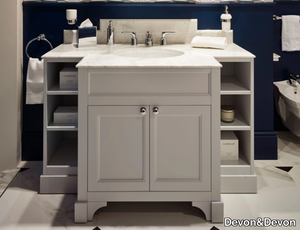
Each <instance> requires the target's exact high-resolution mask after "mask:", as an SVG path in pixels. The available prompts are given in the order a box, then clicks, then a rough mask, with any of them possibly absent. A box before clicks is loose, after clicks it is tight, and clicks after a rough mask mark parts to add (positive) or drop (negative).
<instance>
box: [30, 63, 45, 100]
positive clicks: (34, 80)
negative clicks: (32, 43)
mask: <svg viewBox="0 0 300 230" xmlns="http://www.w3.org/2000/svg"><path fill="white" fill-rule="evenodd" d="M26 88H27V89H26V104H43V98H44V97H43V95H44V60H41V61H40V60H39V59H38V58H29V61H28V69H27V81H26Z"/></svg>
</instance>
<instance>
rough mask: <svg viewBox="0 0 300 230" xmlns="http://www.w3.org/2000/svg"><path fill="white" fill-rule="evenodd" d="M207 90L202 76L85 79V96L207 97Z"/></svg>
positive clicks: (130, 75) (94, 76) (173, 74)
mask: <svg viewBox="0 0 300 230" xmlns="http://www.w3.org/2000/svg"><path fill="white" fill-rule="evenodd" d="M128 83H130V84H128ZM209 89H210V79H209V74H208V73H206V72H204V73H203V72H202V73H199V72H189V73H176V72H165V73H147V72H146V73H145V72H143V73H140V72H125V73H110V72H107V73H106V72H101V73H99V72H91V73H89V75H88V95H89V96H95V95H99V94H109V95H113V94H116V95H120V94H140V95H143V94H144V95H156V94H159V95H172V94H173V95H185V94H189V95H192V94H196V95H210V90H209Z"/></svg>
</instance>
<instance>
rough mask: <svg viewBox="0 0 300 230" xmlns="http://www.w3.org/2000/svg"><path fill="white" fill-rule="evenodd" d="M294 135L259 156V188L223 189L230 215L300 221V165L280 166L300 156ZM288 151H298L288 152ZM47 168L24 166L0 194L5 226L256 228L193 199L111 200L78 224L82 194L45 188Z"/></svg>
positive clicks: (20, 229) (53, 229)
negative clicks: (274, 151)
mask: <svg viewBox="0 0 300 230" xmlns="http://www.w3.org/2000/svg"><path fill="white" fill-rule="evenodd" d="M289 137H290V134H287V135H285V134H284V133H282V134H280V135H279V138H280V149H279V151H280V152H281V158H280V159H281V160H280V159H279V160H276V161H256V162H255V165H256V168H255V172H256V174H257V185H258V192H257V194H223V195H222V199H223V201H224V216H225V217H229V218H231V219H238V220H241V219H257V218H259V217H260V218H266V217H269V218H271V219H295V220H296V223H297V225H298V226H299V225H300V196H299V194H300V186H299V181H300V176H299V175H300V167H298V166H295V167H294V168H293V169H292V170H291V171H290V172H285V171H283V170H281V169H278V168H276V167H275V166H280V165H283V166H293V165H291V164H294V165H295V164H296V165H297V162H300V156H298V155H297V154H294V153H295V152H297V151H298V152H300V151H299V150H300V145H299V149H297V148H298V144H297V143H291V142H290V141H288V138H289ZM293 138H294V137H293V136H292V137H291V140H293ZM296 141H297V140H296ZM285 154H291V155H292V154H294V155H293V157H291V156H290V157H285V158H284V157H282V156H284V155H285ZM298 158H299V159H298ZM282 159H283V161H282ZM41 170H42V169H41V167H33V168H31V169H28V170H25V171H22V172H20V173H19V174H18V175H17V176H16V178H15V179H14V180H13V182H12V183H11V184H10V186H9V188H8V189H7V190H6V191H5V193H4V194H3V196H2V197H1V198H0V229H1V230H12V229H14V230H35V229H38V230H61V229H69V230H93V229H94V228H95V227H96V226H99V228H100V229H101V230H124V229H126V230H162V229H163V230H189V229H190V230H192V229H195V230H196V229H197V230H202V229H203V230H204V229H205V230H210V229H211V228H212V226H216V227H217V228H219V229H222V230H228V229H250V228H249V227H234V228H233V227H225V226H224V224H213V223H210V222H207V221H205V218H204V214H203V213H202V211H200V210H199V209H197V208H194V207H192V206H191V204H190V203H142V202H140V203H108V206H107V207H105V208H102V209H100V210H98V211H97V212H96V213H95V215H94V218H93V221H92V222H88V223H86V224H75V223H74V222H73V215H74V202H75V200H76V195H75V194H74V195H72V194H69V195H44V194H43V195H42V194H39V193H38V191H39V175H40V174H41V172H42V171H41ZM296 182H297V183H298V184H297V183H296ZM251 229H287V228H284V227H282V228H274V227H270V228H267V227H253V228H251ZM292 229H297V228H292Z"/></svg>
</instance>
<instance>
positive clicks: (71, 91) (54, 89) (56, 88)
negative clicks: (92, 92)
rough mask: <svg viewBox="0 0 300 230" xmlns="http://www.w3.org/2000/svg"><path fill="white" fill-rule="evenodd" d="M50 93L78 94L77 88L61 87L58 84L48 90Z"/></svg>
mask: <svg viewBox="0 0 300 230" xmlns="http://www.w3.org/2000/svg"><path fill="white" fill-rule="evenodd" d="M47 94H48V95H78V90H76V89H60V88H59V85H58V84H55V85H53V86H52V87H51V88H50V89H49V90H48V91H47Z"/></svg>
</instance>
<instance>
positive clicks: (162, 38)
mask: <svg viewBox="0 0 300 230" xmlns="http://www.w3.org/2000/svg"><path fill="white" fill-rule="evenodd" d="M166 34H175V32H162V33H161V38H160V45H161V46H165V45H167V39H166V38H165V36H166Z"/></svg>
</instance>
